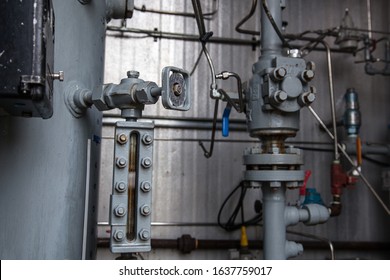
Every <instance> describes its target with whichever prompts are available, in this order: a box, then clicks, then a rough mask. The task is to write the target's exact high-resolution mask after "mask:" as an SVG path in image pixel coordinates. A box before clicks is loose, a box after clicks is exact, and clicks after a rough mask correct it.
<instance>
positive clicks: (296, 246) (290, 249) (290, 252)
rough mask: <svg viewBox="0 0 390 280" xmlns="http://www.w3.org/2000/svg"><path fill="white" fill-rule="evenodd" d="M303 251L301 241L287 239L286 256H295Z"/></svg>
mask: <svg viewBox="0 0 390 280" xmlns="http://www.w3.org/2000/svg"><path fill="white" fill-rule="evenodd" d="M302 253H303V246H302V244H301V243H296V242H294V241H286V258H293V257H296V256H299V255H302Z"/></svg>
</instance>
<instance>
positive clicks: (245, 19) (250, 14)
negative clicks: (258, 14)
mask: <svg viewBox="0 0 390 280" xmlns="http://www.w3.org/2000/svg"><path fill="white" fill-rule="evenodd" d="M256 7H257V0H252V7H251V9H250V11H249V13H248V14H247V15H246V16H245V17H244V18H243V19H242V20H240V21H239V23H237V25H236V31H237V32H238V33H243V34H249V35H257V36H259V35H260V31H253V30H247V29H242V28H241V26H242V25H243V24H244V23H245V22H247V21H248V20H249V19H250V18H251V17H252V16H253V14H254V13H255V11H256Z"/></svg>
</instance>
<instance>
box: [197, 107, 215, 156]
mask: <svg viewBox="0 0 390 280" xmlns="http://www.w3.org/2000/svg"><path fill="white" fill-rule="evenodd" d="M218 104H219V99H216V100H215V105H214V117H213V127H212V130H211V141H210V148H209V150H207V149H206V147H205V146H204V144H203V142H202V141H199V146H200V147H201V148H202V150H203V152H204V156H205V157H206V158H210V157H211V156H212V155H213V150H214V142H215V131H216V130H217V116H218Z"/></svg>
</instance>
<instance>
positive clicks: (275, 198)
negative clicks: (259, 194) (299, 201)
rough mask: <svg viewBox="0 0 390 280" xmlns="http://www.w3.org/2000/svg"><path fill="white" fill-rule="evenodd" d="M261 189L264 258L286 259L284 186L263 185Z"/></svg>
mask: <svg viewBox="0 0 390 280" xmlns="http://www.w3.org/2000/svg"><path fill="white" fill-rule="evenodd" d="M262 191H263V220H264V226H263V235H264V246H263V247H264V259H266V260H284V259H286V226H285V216H284V215H285V207H286V206H285V204H286V188H285V187H284V186H282V187H278V188H271V187H270V186H265V187H263V188H262Z"/></svg>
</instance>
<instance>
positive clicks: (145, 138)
mask: <svg viewBox="0 0 390 280" xmlns="http://www.w3.org/2000/svg"><path fill="white" fill-rule="evenodd" d="M142 142H143V143H144V144H145V145H150V144H152V143H153V137H152V136H151V135H150V134H145V135H144V136H143V137H142Z"/></svg>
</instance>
